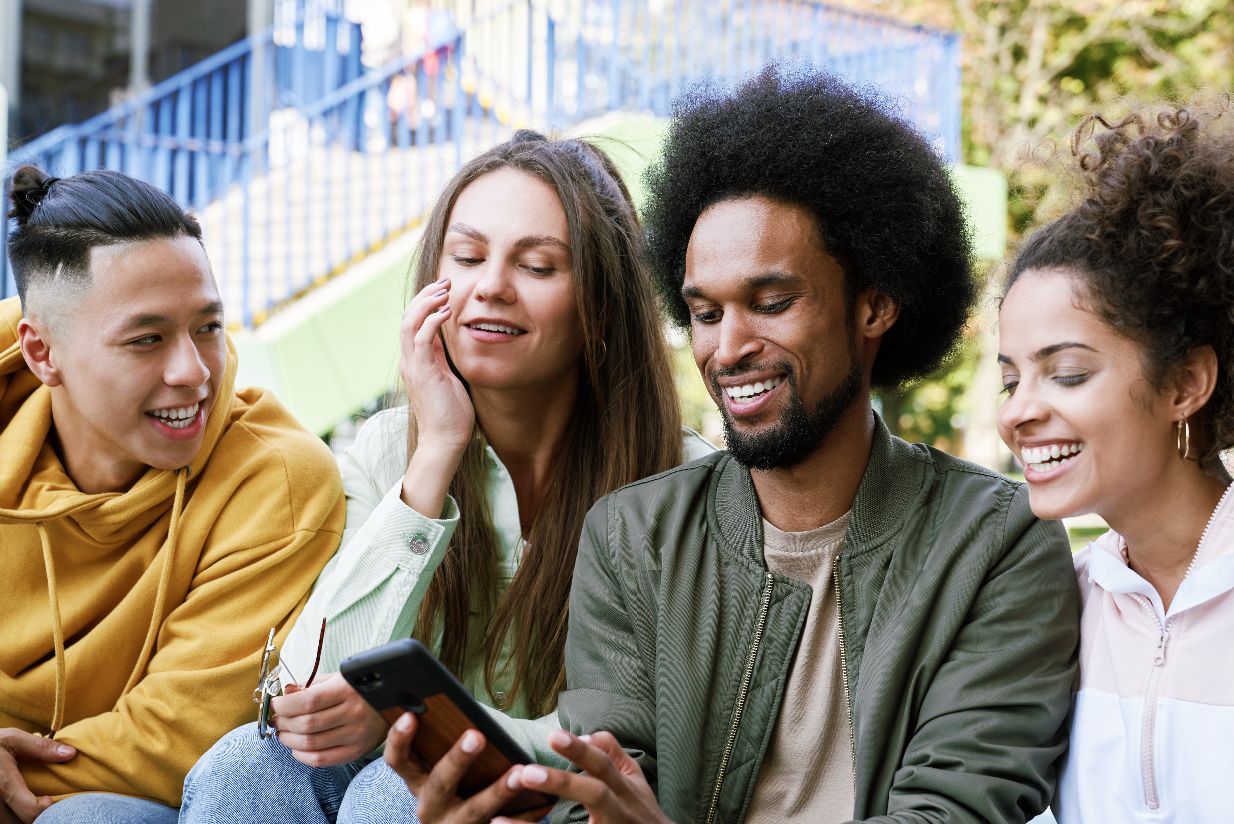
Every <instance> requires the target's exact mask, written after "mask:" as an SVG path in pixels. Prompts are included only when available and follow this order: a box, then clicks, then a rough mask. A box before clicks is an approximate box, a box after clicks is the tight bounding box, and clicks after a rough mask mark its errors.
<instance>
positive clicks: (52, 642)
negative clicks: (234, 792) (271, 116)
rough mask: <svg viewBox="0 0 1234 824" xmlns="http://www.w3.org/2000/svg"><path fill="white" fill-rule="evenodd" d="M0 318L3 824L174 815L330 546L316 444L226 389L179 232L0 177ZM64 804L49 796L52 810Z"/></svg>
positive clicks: (68, 193)
mask: <svg viewBox="0 0 1234 824" xmlns="http://www.w3.org/2000/svg"><path fill="white" fill-rule="evenodd" d="M12 190H13V192H12V206H13V209H12V212H11V214H10V216H11V217H15V218H16V222H17V226H16V229H15V230H14V231H13V233H12V234H11V235H10V237H9V240H8V249H9V254H10V258H11V260H12V263H13V269H14V272H15V275H16V279H17V285H18V292H19V295H20V306H19V305H18V301H17V300H9V301H4V302H0V582H3V583H2V584H0V586H2V589H0V822H7V821H22V822H30V821H33V820H34V819H35V818H36V817H37V818H39V821H40V824H45V823H50V824H55V822H60V823H61V824H63V822H84V821H92V822H97V821H108V822H113V821H114V822H134V821H135V822H147V821H150V822H163V821H167V822H171V821H175V818H176V809H175V808H176V807H178V806H179V803H180V791H181V786H182V783H183V780H184V775H185V773H186V772H188V770H189V768H190V767H191V766H192V765H193V763H194V762H195V761H196V760H197V758H198V757H199V756H200V755H201V754H202V753H203V752H205V751H206V750H207V749H208V748H209V747H210V745H211V744H213V743H214V741H215V740H216V739H218V738H219V737H220V736H221V735H222V734H223V733H225V732H227V731H228V730H230V729H232V728H234V727H235V726H237V725H238V724H241V723H243V722H245V721H248V720H251V719H252V718H253V717H254V716H255V712H256V708H255V707H254V706H253V704H252V701H251V695H252V690H253V687H254V686H256V682H257V671H258V666H259V663H260V654H261V649H262V647H263V646H264V642H265V640H266V635H267V634H268V632H269V630H270V628H271V627H280V628H286V627H289V626H290V623H291V619H293V618H294V617H295V615H296V614H297V612H298V611H299V609H300V607H301V606H302V605H303V602H304V599H305V597H306V595H307V593H308V591H309V588H310V587H311V586H312V584H313V581H314V579H315V578H316V576H317V573H318V572H319V571H320V570H321V568H322V567H323V566H324V565H325V563H326V561H327V560H328V559H329V558H330V556H331V554H332V553H333V552H334V550H335V548H336V547H337V545H338V542H339V538H340V535H341V533H342V529H343V518H344V503H343V494H342V488H341V485H340V482H339V479H338V471H337V469H336V467H335V464H334V461H333V459H332V458H331V456H330V453H329V451H328V450H327V449H326V448H325V446H324V445H323V444H322V443H321V441H320V440H318V439H316V438H314V437H312V436H311V435H310V434H309V433H307V432H305V431H304V430H303V429H301V428H300V426H299V425H298V424H297V423H296V422H295V420H294V419H293V418H292V417H291V415H290V414H289V413H288V412H287V411H286V410H284V409H283V408H282V407H281V406H280V405H279V404H278V402H277V401H275V400H274V399H273V398H272V397H271V396H269V395H267V394H263V393H262V392H260V391H257V390H242V391H236V390H235V389H234V386H233V383H234V379H235V372H236V359H235V354H234V351H232V350H231V348H230V347H229V344H228V341H227V338H226V336H225V334H224V332H223V307H222V305H221V303H220V300H219V295H218V290H217V287H216V286H215V283H214V278H213V276H212V274H211V271H210V265H209V261H208V260H207V259H206V255H205V251H204V249H203V248H202V244H201V229H200V226H199V225H198V223H197V221H196V220H195V219H194V218H193V217H192V216H191V215H188V214H186V213H185V212H184V210H183V209H181V208H180V207H179V206H177V205H176V203H175V202H174V201H173V200H172V199H171V198H170V197H168V196H167V195H166V194H165V193H163V192H161V191H159V190H157V189H155V188H153V187H151V186H149V185H147V184H144V183H141V182H139V181H136V180H134V179H132V178H129V177H126V176H125V175H121V174H119V173H115V172H87V173H83V174H79V175H75V176H74V177H71V178H67V179H64V180H57V179H55V178H48V177H46V176H44V175H43V174H42V173H41V172H39V171H38V170H37V169H35V168H33V167H23V168H22V169H19V170H18V171H17V173H16V174H15V175H14V178H13V186H12ZM64 799H67V800H64Z"/></svg>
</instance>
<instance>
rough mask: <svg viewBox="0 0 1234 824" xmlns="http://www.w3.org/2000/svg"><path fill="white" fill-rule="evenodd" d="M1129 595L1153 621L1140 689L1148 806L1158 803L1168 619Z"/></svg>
mask: <svg viewBox="0 0 1234 824" xmlns="http://www.w3.org/2000/svg"><path fill="white" fill-rule="evenodd" d="M1132 598H1134V599H1135V600H1136V602H1137V603H1139V604H1140V605H1141V606H1143V607H1144V609H1146V610H1147V611H1148V614H1149V615H1151V616H1153V621H1154V622H1155V623H1156V624H1157V631H1158V632H1159V633H1160V634H1159V636H1158V637H1157V653H1156V655H1154V656H1153V669H1152V672H1150V673H1149V676H1148V688H1147V689H1146V690H1145V691H1144V715H1143V718H1142V719H1141V721H1140V779H1141V780H1142V781H1143V782H1144V803H1145V804H1146V805H1148V808H1149V809H1150V810H1156V809H1158V808H1159V807H1160V806H1161V799H1160V798H1159V797H1158V795H1157V766H1156V750H1157V741H1156V737H1157V689H1158V688H1159V687H1160V686H1161V675H1162V672H1163V671H1164V670H1165V650H1166V646H1167V645H1168V644H1169V643H1170V622H1169V621H1166V622H1165V623H1164V624H1163V623H1161V619H1159V618H1158V617H1157V613H1156V612H1155V611H1154V610H1153V607H1152V604H1150V603H1149V601H1148V599H1147V598H1145V597H1144V596H1143V595H1140V594H1138V593H1133V594H1132Z"/></svg>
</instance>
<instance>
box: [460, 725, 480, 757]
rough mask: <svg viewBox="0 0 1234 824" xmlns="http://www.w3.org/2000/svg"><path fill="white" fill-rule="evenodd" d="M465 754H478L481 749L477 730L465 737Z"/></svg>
mask: <svg viewBox="0 0 1234 824" xmlns="http://www.w3.org/2000/svg"><path fill="white" fill-rule="evenodd" d="M462 746H463V752H476V751H478V750H479V749H480V736H479V735H478V734H477V733H476V732H475V730H468V731H467V733H466V734H465V735H464V736H463V745H462Z"/></svg>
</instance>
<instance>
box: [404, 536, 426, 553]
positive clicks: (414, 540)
mask: <svg viewBox="0 0 1234 824" xmlns="http://www.w3.org/2000/svg"><path fill="white" fill-rule="evenodd" d="M407 544H408V546H409V547H411V551H412V552H414V553H415V554H416V555H423V554H424V553H426V552H428V539H427V538H425V537H424V536H423V535H420V534H416V535H412V536H411V538H410V540H408V542H407Z"/></svg>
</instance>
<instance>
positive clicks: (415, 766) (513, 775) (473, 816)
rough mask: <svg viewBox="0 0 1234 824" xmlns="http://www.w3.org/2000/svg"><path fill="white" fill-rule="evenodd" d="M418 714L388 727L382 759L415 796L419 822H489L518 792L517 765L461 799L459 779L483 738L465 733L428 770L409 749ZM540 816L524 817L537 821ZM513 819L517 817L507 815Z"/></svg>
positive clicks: (472, 732) (436, 823) (470, 823)
mask: <svg viewBox="0 0 1234 824" xmlns="http://www.w3.org/2000/svg"><path fill="white" fill-rule="evenodd" d="M417 723H418V721H417V719H416V716H414V715H412V714H411V713H405V714H404V715H403V716H402V717H401V718H400V719H399V720H398V721H397V722H396V723H395V724H394V726H392V727H391V728H390V735H389V736H388V737H387V738H386V753H385V758H386V763H387V764H389V765H390V768H391V769H392V770H394V771H395V772H396V773H398V774H399V776H400V777H401V778H402V779H403V783H405V784H406V785H407V791H408V792H410V793H411V794H412V795H414V796H415V797H416V817H417V818H418V819H419V820H420V822H421V824H481V822H488V821H491V820H492V818H493V816H495V815H497V813H499V812H500V811H501V809H502V808H503V807H505V806H506V805H507V804H508V803H509V802H510V800H511V799H513V798H514V797H515V796H517V795H518V794H519V793H520V792H522V788H521V787H520V786H519V784H518V779H517V776H518V771H519V770H520V769H522V768H521V767H511V768H510V769H509V770H507V771H506V773H505V774H504V775H502V776H501V778H499V779H498V780H497V781H495V782H494V783H493V784H490V785H489V786H488V787H485V788H484V789H483V790H481V791H480V792H478V793H476V794H475V795H473V796H471V797H470V798H467V799H463V798H460V797H459V796H458V785H459V781H461V780H462V778H463V775H464V774H466V772H467V768H468V767H470V766H471V765H472V763H473V762H474V761H475V760H476V758H478V757H479V755H480V753H481V752H483V750H484V743H485V742H484V736H483V735H481V734H480V733H478V732H476V731H475V730H468V731H467V732H465V733H463V735H462V737H461V738H459V740H458V741H456V742H454V746H453V747H451V748H450V751H449V752H447V753H446V755H445V756H444V757H443V758H442V759H441V760H440V761H438V762H437V764H436V765H435V766H434V767H433V768H432V770H426V769H425V768H424V765H423V764H422V763H421V761H420V759H419V758H417V757H416V755H415V753H413V752H412V750H411V742H412V740H413V739H414V738H415V736H416V727H417ZM539 819H540V816H539V815H536V816H534V817H531V818H528V819H526V820H529V821H538V820H539ZM510 820H511V821H513V820H515V819H510Z"/></svg>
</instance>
